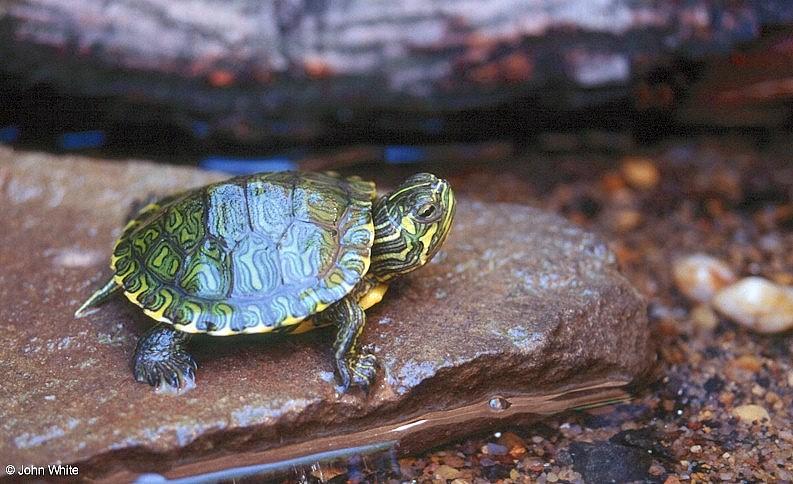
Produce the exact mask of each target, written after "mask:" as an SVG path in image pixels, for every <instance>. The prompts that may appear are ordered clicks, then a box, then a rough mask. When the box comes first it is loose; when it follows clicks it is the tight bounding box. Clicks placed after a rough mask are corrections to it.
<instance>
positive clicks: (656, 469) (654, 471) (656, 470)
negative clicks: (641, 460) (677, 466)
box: [647, 464, 666, 477]
mask: <svg viewBox="0 0 793 484" xmlns="http://www.w3.org/2000/svg"><path fill="white" fill-rule="evenodd" d="M647 472H648V473H649V474H650V475H651V476H655V477H658V476H660V475H661V474H663V473H664V472H666V469H664V468H663V467H661V466H660V465H658V464H653V465H651V466H650V470H649V471H647Z"/></svg>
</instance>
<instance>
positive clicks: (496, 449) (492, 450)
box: [482, 443, 509, 455]
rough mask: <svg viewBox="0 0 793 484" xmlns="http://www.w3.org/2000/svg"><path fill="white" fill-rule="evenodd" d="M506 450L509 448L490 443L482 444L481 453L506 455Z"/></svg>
mask: <svg viewBox="0 0 793 484" xmlns="http://www.w3.org/2000/svg"><path fill="white" fill-rule="evenodd" d="M507 452H509V449H507V448H506V447H504V446H503V445H498V444H493V443H490V444H487V445H483V446H482V453H483V454H487V455H506V454H507Z"/></svg>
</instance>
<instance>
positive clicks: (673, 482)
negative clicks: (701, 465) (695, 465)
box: [664, 476, 680, 484]
mask: <svg viewBox="0 0 793 484" xmlns="http://www.w3.org/2000/svg"><path fill="white" fill-rule="evenodd" d="M664 484H680V479H678V478H677V476H669V477H667V478H666V480H665V481H664Z"/></svg>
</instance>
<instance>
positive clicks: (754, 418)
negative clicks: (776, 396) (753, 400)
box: [732, 405, 770, 424]
mask: <svg viewBox="0 0 793 484" xmlns="http://www.w3.org/2000/svg"><path fill="white" fill-rule="evenodd" d="M732 414H733V415H735V416H736V417H738V419H739V420H740V421H741V422H744V423H748V424H751V423H752V422H762V421H763V420H766V421H768V420H769V419H770V417H769V415H768V411H767V410H766V409H764V408H763V407H761V406H760V405H740V406H738V407H735V408H734V409H732Z"/></svg>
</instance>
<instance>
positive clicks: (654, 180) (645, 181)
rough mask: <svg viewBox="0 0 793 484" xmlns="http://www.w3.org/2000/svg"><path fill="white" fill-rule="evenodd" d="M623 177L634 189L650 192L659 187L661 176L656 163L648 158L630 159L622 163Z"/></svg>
mask: <svg viewBox="0 0 793 484" xmlns="http://www.w3.org/2000/svg"><path fill="white" fill-rule="evenodd" d="M622 176H623V177H625V181H626V182H628V184H629V185H631V186H632V187H634V188H637V189H639V190H650V189H652V188H655V186H656V185H658V182H659V181H660V180H661V174H660V173H659V172H658V168H656V166H655V163H653V161H652V160H649V159H647V158H639V157H628V158H625V160H624V161H623V162H622Z"/></svg>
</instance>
